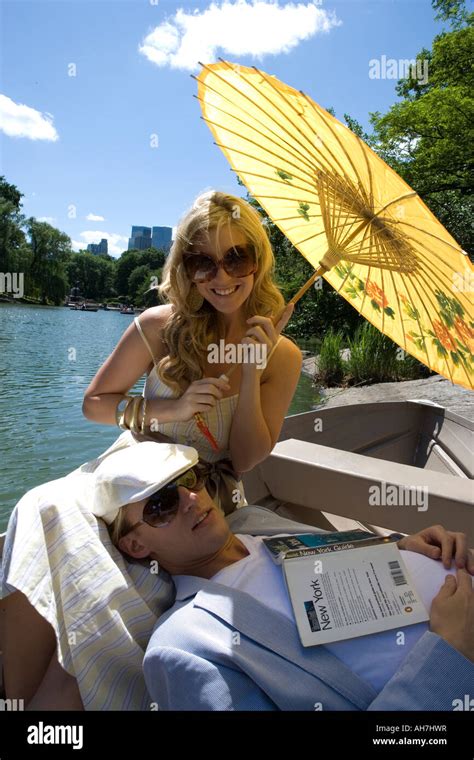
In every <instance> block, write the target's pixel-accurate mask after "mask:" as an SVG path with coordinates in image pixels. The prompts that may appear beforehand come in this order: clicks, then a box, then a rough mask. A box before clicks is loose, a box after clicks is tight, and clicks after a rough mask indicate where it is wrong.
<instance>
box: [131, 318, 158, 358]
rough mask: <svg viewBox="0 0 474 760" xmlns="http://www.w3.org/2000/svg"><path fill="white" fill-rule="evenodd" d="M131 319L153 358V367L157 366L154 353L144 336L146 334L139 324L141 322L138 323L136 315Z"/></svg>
mask: <svg viewBox="0 0 474 760" xmlns="http://www.w3.org/2000/svg"><path fill="white" fill-rule="evenodd" d="M133 321H134V322H135V326H136V328H137V330H138V332H139V333H140V335H141V337H142V339H143V342H144V344H145V346H146V347H147V349H148V351H149V352H150V355H151V358H152V359H153V364H154V365H155V367H156V366H157V364H158V362H157V361H156V359H155V356H154V354H153V351H152V350H151V346H150V344H149V343H148V340H147V338H146V336H145V333H144V332H143V329H142V326H141V324H140V320H139V319H138V317H135V318H134V320H133Z"/></svg>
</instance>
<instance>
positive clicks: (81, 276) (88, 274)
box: [66, 251, 116, 302]
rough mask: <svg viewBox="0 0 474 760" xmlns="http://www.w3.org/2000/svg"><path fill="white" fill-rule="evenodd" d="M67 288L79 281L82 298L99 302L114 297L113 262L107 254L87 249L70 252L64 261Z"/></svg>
mask: <svg viewBox="0 0 474 760" xmlns="http://www.w3.org/2000/svg"><path fill="white" fill-rule="evenodd" d="M66 271H67V280H68V287H69V290H70V289H71V288H72V287H74V285H75V284H76V282H77V283H79V288H80V291H81V293H82V295H83V296H84V298H87V299H90V300H93V301H98V302H101V301H103V300H105V299H107V298H114V297H115V296H116V291H115V288H114V281H115V262H114V260H113V259H112V258H110V257H108V256H96V255H94V254H92V253H90V252H88V251H80V252H78V253H71V254H70V255H69V257H68V260H67V262H66Z"/></svg>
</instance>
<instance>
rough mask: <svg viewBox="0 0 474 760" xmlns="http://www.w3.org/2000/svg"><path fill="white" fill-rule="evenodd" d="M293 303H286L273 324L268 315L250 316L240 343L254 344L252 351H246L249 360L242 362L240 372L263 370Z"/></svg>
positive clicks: (289, 315)
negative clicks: (247, 327) (254, 347)
mask: <svg viewBox="0 0 474 760" xmlns="http://www.w3.org/2000/svg"><path fill="white" fill-rule="evenodd" d="M294 308H295V305H294V303H289V304H287V306H286V308H285V310H284V311H283V313H282V315H281V317H280V318H279V320H278V322H277V323H276V324H275V325H274V324H273V321H272V320H271V319H270V317H260V316H255V317H250V318H249V319H247V324H248V325H250V327H249V329H248V330H247V332H246V334H245V337H244V338H242V340H241V343H243V344H245V345H252V344H254V345H255V346H256V349H255V350H254V351H250V350H249V353H248V358H249V361H245V362H243V364H242V372H249V371H250V372H254V371H256V370H260V371H263V370H264V369H265V367H266V365H267V361H268V357H269V356H270V353H271V352H272V350H273V348H274V346H275V344H276V342H277V340H278V338H279V335H280V333H281V331H282V330H283V329H284V327H286V325H287V323H288V321H289V319H290V317H291V315H292V314H293V311H294Z"/></svg>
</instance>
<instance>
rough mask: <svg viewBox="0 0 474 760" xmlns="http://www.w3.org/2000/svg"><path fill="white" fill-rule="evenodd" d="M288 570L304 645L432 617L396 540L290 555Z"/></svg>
mask: <svg viewBox="0 0 474 760" xmlns="http://www.w3.org/2000/svg"><path fill="white" fill-rule="evenodd" d="M362 544H364V545H362ZM320 548H321V547H320ZM283 573H284V577H285V581H286V584H287V588H288V592H289V595H290V600H291V603H292V606H293V611H294V614H295V620H296V625H297V627H298V633H299V635H300V639H301V642H302V644H303V646H305V647H308V646H315V645H318V644H325V643H328V642H332V641H342V640H345V639H351V638H355V637H356V636H366V635H367V634H369V633H377V632H378V631H386V630H390V629H392V628H398V627H400V626H405V625H412V624H414V623H420V622H423V621H426V620H428V619H429V615H428V612H427V610H426V608H425V606H424V605H423V602H422V601H421V598H420V597H419V595H418V592H417V591H416V588H415V586H414V584H413V581H412V579H411V578H410V575H409V573H408V570H407V568H406V566H405V564H404V562H403V559H402V556H401V554H400V552H399V550H398V547H397V545H396V543H395V542H394V541H388V542H383V543H369V542H365V541H364V542H356V544H355V548H349V549H341V548H339V549H338V547H337V545H336V544H335V545H333V546H329V547H326V551H324V552H323V553H319V554H313V555H306V556H302V557H293V558H289V559H288V558H285V559H284V561H283Z"/></svg>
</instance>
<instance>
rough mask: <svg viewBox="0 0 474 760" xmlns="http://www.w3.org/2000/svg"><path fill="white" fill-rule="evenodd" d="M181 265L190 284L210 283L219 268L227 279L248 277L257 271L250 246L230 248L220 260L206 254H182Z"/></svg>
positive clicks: (253, 253)
mask: <svg viewBox="0 0 474 760" xmlns="http://www.w3.org/2000/svg"><path fill="white" fill-rule="evenodd" d="M183 263H184V268H185V271H186V274H187V276H188V277H189V279H190V280H191V281H192V282H210V281H211V280H213V279H214V277H217V273H218V271H219V268H220V267H223V268H224V271H225V272H227V274H228V275H229V277H248V275H249V274H254V273H255V272H256V271H257V264H256V261H255V252H254V249H253V247H252V246H250V245H248V246H243V245H237V246H235V247H234V248H230V249H229V250H228V251H227V253H226V254H225V256H224V257H223V258H222V259H214V258H213V257H212V256H208V255H207V254H206V253H190V252H189V251H187V252H185V253H183Z"/></svg>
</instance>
